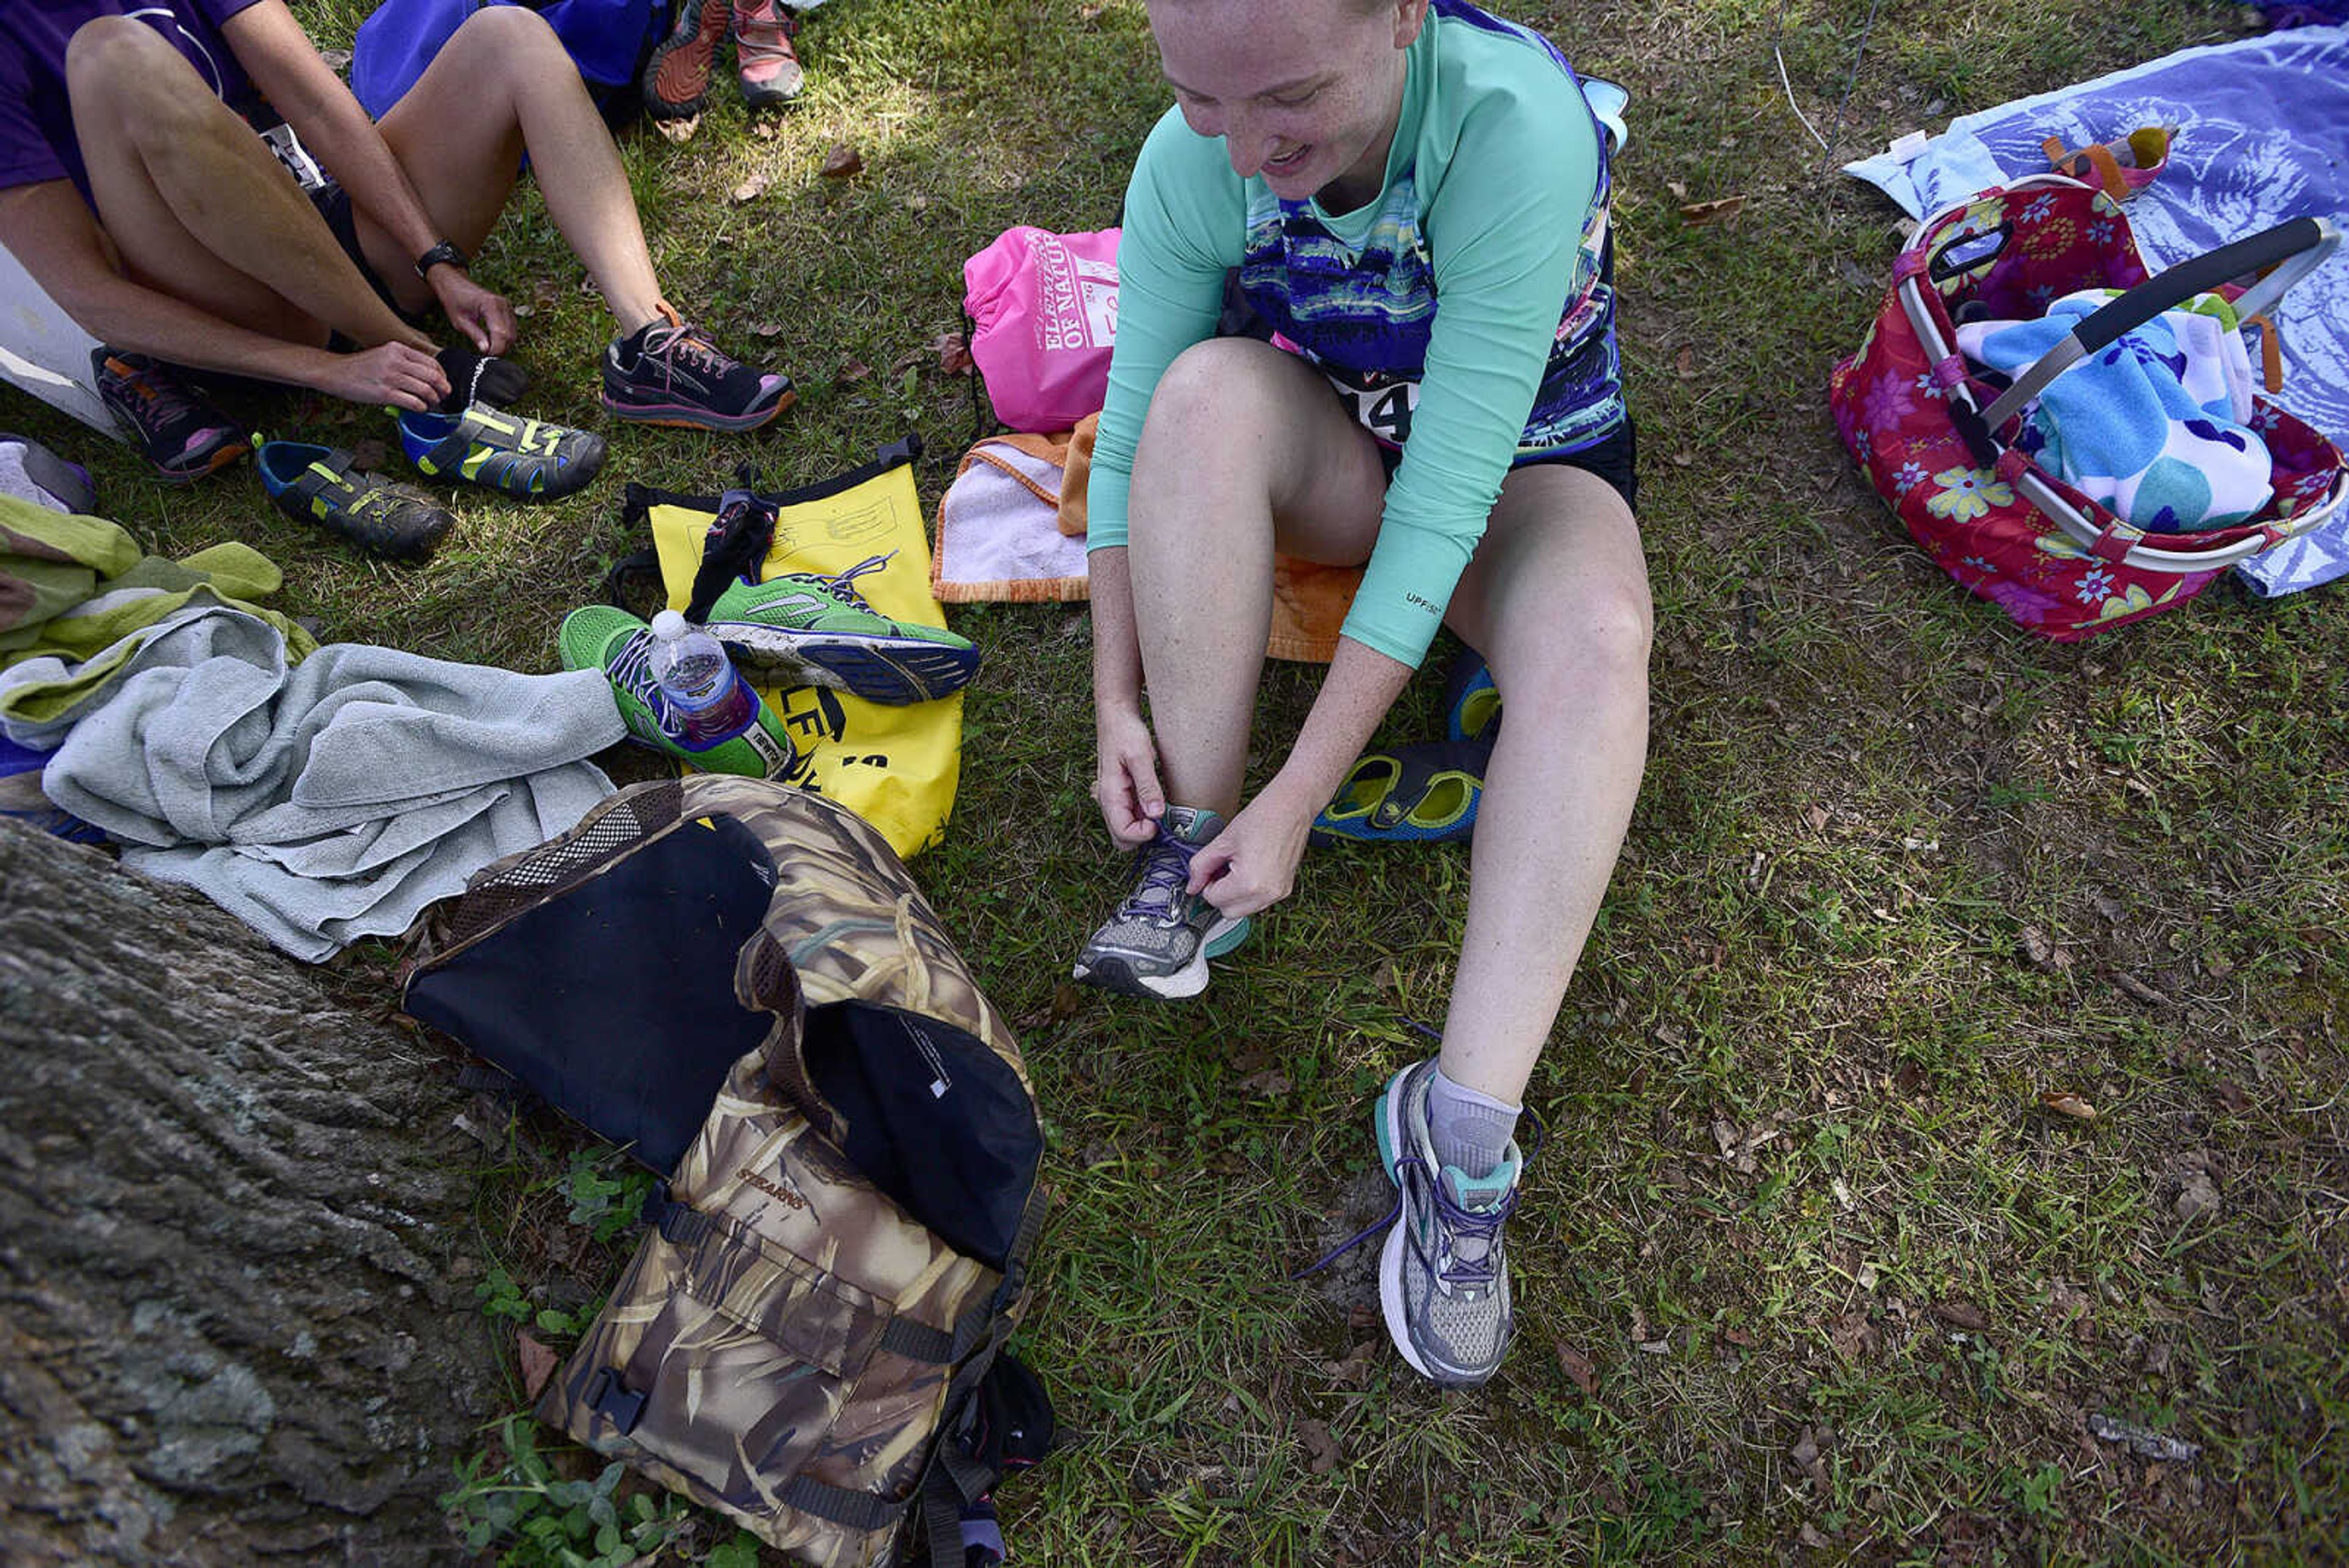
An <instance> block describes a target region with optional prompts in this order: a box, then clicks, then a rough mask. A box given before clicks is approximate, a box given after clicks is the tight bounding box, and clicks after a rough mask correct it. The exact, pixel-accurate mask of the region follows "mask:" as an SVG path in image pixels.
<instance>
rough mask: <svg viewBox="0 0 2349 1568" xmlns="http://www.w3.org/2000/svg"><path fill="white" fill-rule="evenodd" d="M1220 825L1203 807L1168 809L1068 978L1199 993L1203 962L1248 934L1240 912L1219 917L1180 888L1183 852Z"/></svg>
mask: <svg viewBox="0 0 2349 1568" xmlns="http://www.w3.org/2000/svg"><path fill="white" fill-rule="evenodd" d="M1223 830H1224V819H1223V818H1222V817H1220V816H1218V815H1216V814H1215V813H1214V812H1212V811H1208V810H1206V808H1204V807H1193V806H1187V805H1170V806H1168V807H1167V808H1166V815H1165V816H1164V817H1163V818H1162V819H1161V820H1160V821H1159V824H1158V836H1157V837H1156V838H1155V839H1154V840H1152V841H1151V842H1150V843H1149V844H1147V845H1144V846H1143V849H1142V853H1141V856H1140V857H1139V858H1140V871H1141V875H1140V876H1139V877H1137V878H1136V879H1135V882H1134V887H1133V892H1132V893H1130V894H1128V895H1126V899H1125V902H1124V903H1123V904H1120V905H1119V906H1118V907H1117V913H1115V914H1113V915H1112V916H1111V917H1110V918H1109V919H1108V920H1107V921H1105V922H1104V923H1103V924H1102V928H1101V929H1099V930H1097V931H1095V932H1094V933H1093V934H1092V940H1090V941H1088V942H1086V943H1085V949H1084V951H1082V952H1081V953H1079V954H1078V955H1077V964H1076V969H1075V971H1073V973H1074V978H1075V979H1077V980H1080V981H1084V982H1085V983H1086V984H1088V985H1098V986H1102V987H1104V988H1106V989H1107V990H1110V991H1122V992H1125V993H1126V994H1127V995H1129V996H1157V997H1166V998H1178V997H1185V996H1196V995H1198V994H1199V993H1200V992H1203V991H1205V990H1206V989H1207V961H1208V960H1209V959H1211V958H1221V957H1223V956H1224V954H1226V953H1227V952H1229V951H1231V950H1233V949H1234V948H1236V947H1237V946H1239V945H1240V943H1242V942H1243V941H1246V940H1247V934H1248V923H1247V917H1246V916H1245V915H1226V914H1225V913H1223V912H1222V911H1221V910H1219V909H1216V907H1215V906H1214V905H1213V904H1210V903H1208V902H1207V900H1206V899H1205V898H1200V897H1199V896H1198V895H1197V894H1195V893H1193V892H1190V891H1189V890H1188V889H1189V887H1190V882H1191V857H1193V856H1194V855H1196V854H1197V853H1198V852H1199V850H1200V848H1201V847H1202V846H1205V845H1206V843H1207V842H1208V841H1209V840H1211V839H1213V838H1214V837H1215V836H1216V834H1218V833H1221V832H1222V831H1223Z"/></svg>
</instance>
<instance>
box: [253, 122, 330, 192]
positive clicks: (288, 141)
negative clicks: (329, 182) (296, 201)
mask: <svg viewBox="0 0 2349 1568" xmlns="http://www.w3.org/2000/svg"><path fill="white" fill-rule="evenodd" d="M261 140H263V141H264V142H266V143H268V145H269V151H272V152H274V153H275V154H276V155H277V161H278V162H280V163H283V164H284V165H285V172H287V173H288V174H291V175H293V176H294V183H295V184H296V185H299V186H301V187H302V189H303V190H304V191H305V192H307V191H321V190H324V189H325V188H326V171H325V170H324V169H321V168H320V167H318V161H317V160H316V159H315V158H313V157H311V156H310V150H309V149H308V148H306V147H305V146H303V145H302V139H301V138H300V137H298V136H296V135H295V134H294V128H293V127H292V126H290V125H284V124H279V125H273V126H269V127H267V128H266V129H264V130H263V131H262V132H261Z"/></svg>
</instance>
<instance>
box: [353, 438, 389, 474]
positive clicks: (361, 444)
mask: <svg viewBox="0 0 2349 1568" xmlns="http://www.w3.org/2000/svg"><path fill="white" fill-rule="evenodd" d="M386 455H387V453H386V449H385V447H384V444H383V442H382V441H378V439H377V438H375V437H374V436H369V437H367V439H366V440H365V441H353V442H352V443H351V466H352V467H353V468H356V469H357V470H358V471H359V472H361V473H372V472H375V471H376V470H377V469H378V468H381V467H382V466H383V460H384V458H385V456H386Z"/></svg>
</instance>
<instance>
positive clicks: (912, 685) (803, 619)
mask: <svg viewBox="0 0 2349 1568" xmlns="http://www.w3.org/2000/svg"><path fill="white" fill-rule="evenodd" d="M895 553H896V552H895V551H894V550H893V551H891V552H890V555H895ZM888 563H889V556H872V557H870V558H869V559H866V560H863V561H859V562H858V563H857V564H856V565H854V566H851V567H849V568H848V570H846V571H844V572H841V573H839V574H837V575H827V574H825V573H823V572H787V573H785V574H784V575H783V576H779V577H770V578H768V579H767V580H766V581H765V582H763V583H748V582H738V583H735V584H733V585H731V586H730V587H728V588H727V590H726V591H725V592H724V593H722V594H720V595H719V596H718V602H717V603H716V604H714V605H712V606H711V607H710V609H709V621H708V623H707V629H708V630H709V635H710V636H712V637H714V638H716V639H718V640H719V641H720V642H722V643H724V644H725V645H726V649H727V651H728V652H729V653H730V654H732V655H733V656H734V661H735V663H737V664H738V665H740V666H741V667H742V669H743V670H746V671H750V672H752V673H754V674H755V675H756V676H757V677H758V678H759V679H761V680H765V681H767V682H769V683H771V684H785V685H791V684H806V685H813V686H835V687H838V688H839V689H840V690H842V691H851V692H854V693H855V694H856V695H857V696H859V697H862V698H864V699H865V700H866V701H871V702H885V703H889V704H891V705H893V706H902V705H904V704H905V703H908V702H926V701H930V700H931V699H932V698H935V697H950V696H952V695H953V694H954V693H956V692H957V691H961V690H962V689H963V687H964V686H966V685H968V683H969V681H970V678H971V677H972V676H974V675H976V674H978V658H979V655H978V649H976V648H974V647H972V646H971V644H970V641H969V639H967V638H960V637H957V636H956V635H955V634H954V633H952V632H950V631H947V630H946V629H945V628H941V627H935V626H909V625H907V624H906V623H905V622H904V621H897V620H892V619H890V618H888V617H887V616H885V615H883V614H881V613H880V612H879V611H877V610H875V609H874V607H872V606H871V605H869V604H867V603H865V602H864V595H863V594H861V593H859V592H857V591H856V579H857V578H858V577H861V576H864V575H865V574H867V573H868V572H877V571H879V570H880V569H881V568H882V567H883V566H886V565H888Z"/></svg>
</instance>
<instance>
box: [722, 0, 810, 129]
mask: <svg viewBox="0 0 2349 1568" xmlns="http://www.w3.org/2000/svg"><path fill="white" fill-rule="evenodd" d="M733 3H734V67H735V79H736V80H737V81H739V82H740V84H741V88H742V101H743V102H744V103H746V104H748V105H750V107H751V108H752V109H769V108H772V107H773V106H774V105H776V104H779V103H789V102H790V101H791V100H792V99H795V98H797V97H799V96H800V89H801V88H803V87H805V86H806V85H807V78H806V75H805V74H804V73H803V72H802V71H801V69H800V57H799V55H798V53H797V51H795V50H794V49H793V48H792V35H793V34H795V33H797V32H798V31H799V30H800V19H799V18H798V17H797V16H793V15H792V13H791V12H790V11H788V10H786V9H785V8H784V7H783V6H781V5H778V4H776V0H733Z"/></svg>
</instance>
